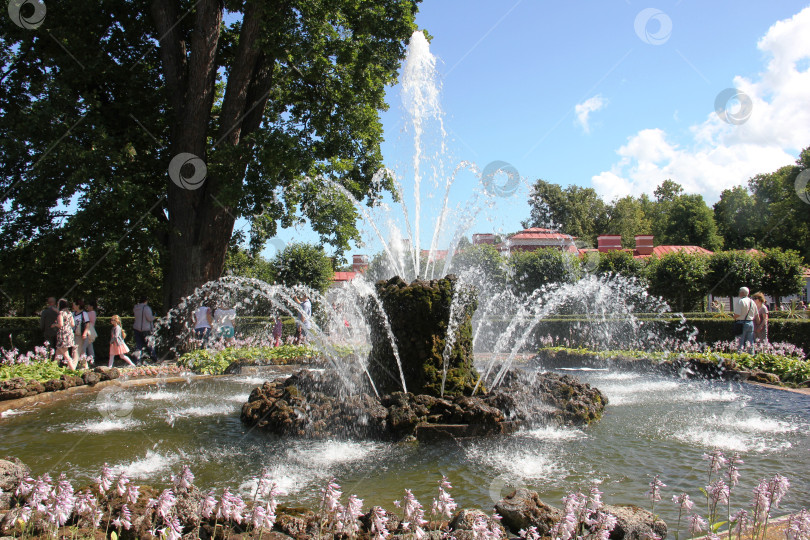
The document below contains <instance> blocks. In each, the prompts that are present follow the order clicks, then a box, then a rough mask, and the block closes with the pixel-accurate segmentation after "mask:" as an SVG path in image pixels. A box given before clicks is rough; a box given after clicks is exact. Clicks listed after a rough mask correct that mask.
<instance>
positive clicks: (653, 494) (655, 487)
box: [647, 474, 667, 503]
mask: <svg viewBox="0 0 810 540" xmlns="http://www.w3.org/2000/svg"><path fill="white" fill-rule="evenodd" d="M649 485H650V491H648V492H647V495H648V496H649V497H650V500H651V501H652V502H653V503H655V502H657V501H660V500H661V488H664V487H667V485H666V484H665V483H663V482H662V481H661V480H659V479H658V475H657V474H656V475H655V476H654V477H653V479H652V482H650V484H649Z"/></svg>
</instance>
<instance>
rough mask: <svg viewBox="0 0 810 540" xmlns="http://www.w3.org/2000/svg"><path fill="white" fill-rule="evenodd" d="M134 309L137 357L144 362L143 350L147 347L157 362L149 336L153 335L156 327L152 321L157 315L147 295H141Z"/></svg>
mask: <svg viewBox="0 0 810 540" xmlns="http://www.w3.org/2000/svg"><path fill="white" fill-rule="evenodd" d="M132 311H133V314H134V315H135V321H134V323H133V324H132V327H133V329H134V330H135V350H136V351H138V355H137V358H136V359H137V360H138V361H139V363H141V364H143V362H144V358H143V352H142V351H143V349H144V348H146V352H147V353H149V356H150V357H151V358H152V362H157V355H156V354H155V349H154V347H152V346H151V345H149V342H148V337H149V336H151V335H152V330H153V329H154V327H153V325H152V322H153V321H154V320H155V316H154V315H152V308H150V307H149V304H148V300H147V298H146V296H141V297H140V298H139V299H138V303H137V304H135V308H134V309H133V310H132Z"/></svg>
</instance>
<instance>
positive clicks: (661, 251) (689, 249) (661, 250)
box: [634, 246, 714, 259]
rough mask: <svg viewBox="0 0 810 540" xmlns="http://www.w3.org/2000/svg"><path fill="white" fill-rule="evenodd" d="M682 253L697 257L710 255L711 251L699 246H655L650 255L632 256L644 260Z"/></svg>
mask: <svg viewBox="0 0 810 540" xmlns="http://www.w3.org/2000/svg"><path fill="white" fill-rule="evenodd" d="M679 251H684V252H686V253H696V254H698V255H711V254H712V253H714V252H713V251H709V250H708V249H705V248H702V247H700V246H655V247H654V248H653V252H652V254H650V255H634V257H635V258H637V259H646V258H647V257H663V256H664V255H666V254H667V253H677V252H679Z"/></svg>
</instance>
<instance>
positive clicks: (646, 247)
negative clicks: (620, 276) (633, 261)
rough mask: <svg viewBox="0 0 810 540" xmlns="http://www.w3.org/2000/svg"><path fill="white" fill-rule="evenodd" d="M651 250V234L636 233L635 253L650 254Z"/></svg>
mask: <svg viewBox="0 0 810 540" xmlns="http://www.w3.org/2000/svg"><path fill="white" fill-rule="evenodd" d="M652 252H653V235H651V234H637V235H636V255H652Z"/></svg>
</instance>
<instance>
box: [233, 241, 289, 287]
mask: <svg viewBox="0 0 810 540" xmlns="http://www.w3.org/2000/svg"><path fill="white" fill-rule="evenodd" d="M223 273H224V274H225V275H230V276H239V277H245V278H255V279H260V280H262V281H264V282H266V283H273V282H274V281H275V280H276V276H275V274H274V272H273V266H272V264H271V262H270V261H268V260H266V259H265V258H264V257H262V256H261V255H259V254H258V253H251V252H250V251H249V250H247V249H244V248H242V247H240V246H232V247H231V248H230V249H228V253H227V255H226V256H225V270H224V272H223Z"/></svg>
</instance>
